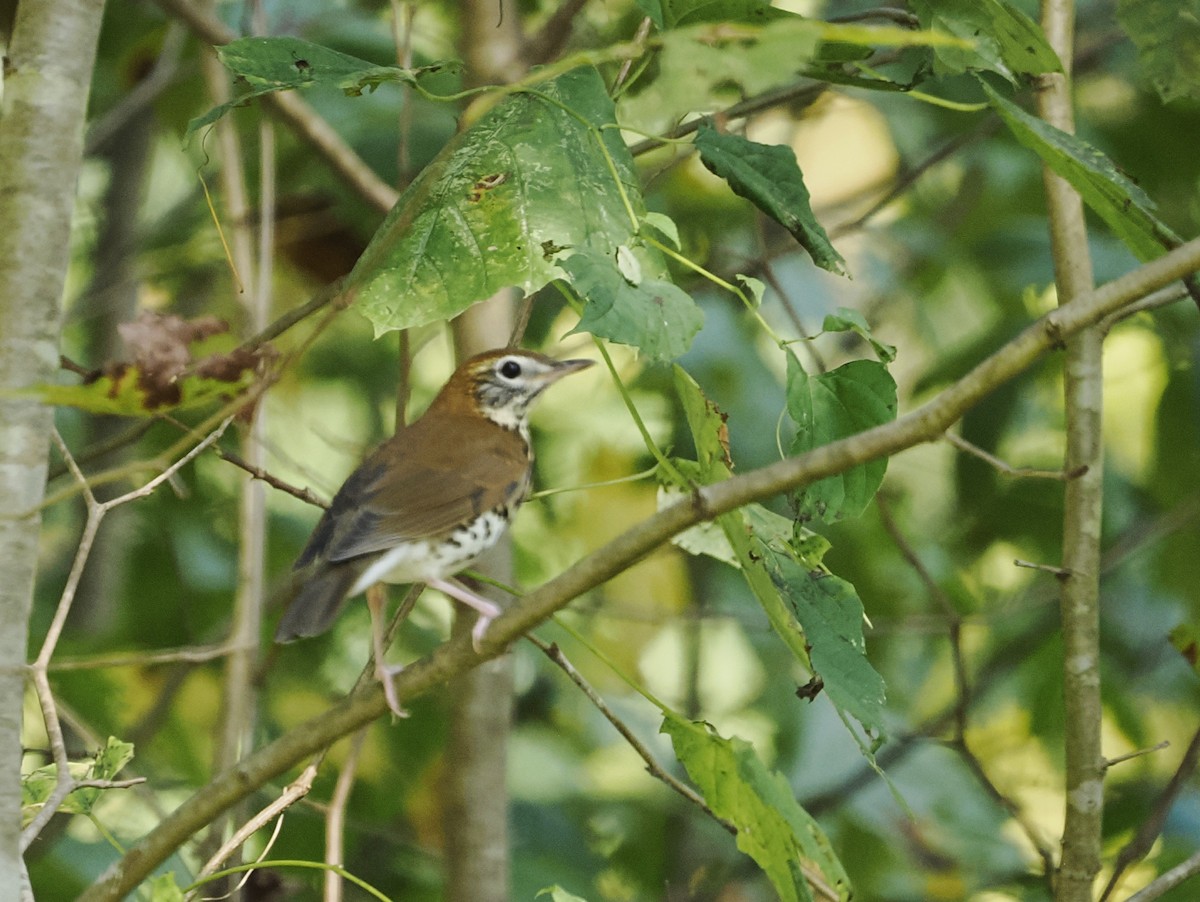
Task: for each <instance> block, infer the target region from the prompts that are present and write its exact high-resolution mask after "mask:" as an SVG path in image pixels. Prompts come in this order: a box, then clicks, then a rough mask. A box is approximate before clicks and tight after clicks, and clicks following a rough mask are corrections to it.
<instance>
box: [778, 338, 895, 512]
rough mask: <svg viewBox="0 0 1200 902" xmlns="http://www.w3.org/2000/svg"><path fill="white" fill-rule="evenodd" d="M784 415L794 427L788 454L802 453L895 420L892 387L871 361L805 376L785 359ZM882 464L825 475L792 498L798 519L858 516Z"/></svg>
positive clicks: (795, 362) (884, 469) (880, 477)
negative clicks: (786, 412)
mask: <svg viewBox="0 0 1200 902" xmlns="http://www.w3.org/2000/svg"><path fill="white" fill-rule="evenodd" d="M787 368H788V371H787V380H788V381H787V405H788V413H789V414H790V415H791V417H792V419H793V420H794V421H795V422H796V426H797V431H796V438H795V440H794V441H793V442H792V447H791V453H792V454H803V453H804V452H806V451H811V450H812V449H813V448H818V447H820V446H821V445H827V444H829V443H830V442H833V441H836V440H837V439H841V438H846V437H847V436H851V435H855V434H857V433H859V432H862V431H864V430H866V429H870V428H871V427H873V426H879V425H882V424H883V423H888V422H891V421H892V420H893V419H895V418H896V382H895V380H894V379H892V377H891V374H889V373H888V371H887V368H886V367H885V366H884V365H883V364H881V363H877V362H876V361H873V360H852V361H850V362H849V363H846V364H843V365H842V366H840V367H838V368H837V369H835V370H831V371H830V372H827V373H819V374H817V375H815V376H810V375H809V374H808V373H806V372H805V371H804V368H803V367H802V366H801V365H800V361H799V360H797V359H796V355H795V354H792V353H790V352H789V353H788V355H787ZM886 472H887V459H886V458H883V459H880V460H873V461H869V462H867V463H864V464H859V465H857V466H855V467H852V468H850V469H849V470H847V471H846V472H844V473H838V474H837V475H835V476H828V477H826V478H824V479H820V480H818V481H816V482H814V483H812V484H811V485H808V486H805V487H804V488H802V489H800V490H799V491H798V492H797V493H796V494H795V503H796V508H797V511H798V512H799V514H800V517H801V519H811V518H813V517H815V518H817V519H820V520H824V521H825V522H826V523H832V522H833V521H835V520H840V519H843V518H845V517H857V516H858V515H859V514H861V513H862V512H863V510H865V509H866V506H867V505H868V504H869V503H870V502H871V499H872V498H874V497H875V492H876V491H878V489H879V485H880V483H882V482H883V476H884V473H886Z"/></svg>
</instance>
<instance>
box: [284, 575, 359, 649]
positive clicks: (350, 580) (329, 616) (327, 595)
mask: <svg viewBox="0 0 1200 902" xmlns="http://www.w3.org/2000/svg"><path fill="white" fill-rule="evenodd" d="M361 573H362V567H361V566H360V565H358V563H357V562H356V561H344V562H340V563H337V564H329V563H326V562H324V561H322V562H320V563H319V564H317V565H316V566H311V567H305V568H303V569H301V570H297V571H296V572H295V573H293V574H292V575H291V581H290V582H289V583H288V584H287V586H285V587H284V589H283V591H282V592H281V595H282V598H283V600H284V601H287V599H289V598H290V599H291V601H290V603H288V606H287V610H286V611H284V612H283V617H282V618H281V619H280V621H279V626H278V627H277V628H276V630H275V641H276V642H291V641H292V640H293V639H300V638H303V637H305V636H316V635H318V634H320V633H323V632H325V631H326V630H327V629H329V627H330V626H332V625H333V621H334V618H336V617H337V615H338V612H339V611H340V610H341V609H342V603H343V602H344V601H345V600H346V595H347V594H348V593H349V592H350V588H351V587H352V586H353V585H354V581H355V580H356V579H358V577H359V575H360V574H361Z"/></svg>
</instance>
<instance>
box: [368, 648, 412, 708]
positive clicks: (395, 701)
mask: <svg viewBox="0 0 1200 902" xmlns="http://www.w3.org/2000/svg"><path fill="white" fill-rule="evenodd" d="M402 670H404V665H403V664H392V665H388V664H384V663H383V662H382V661H380V660H378V659H377V660H376V661H375V678H376V679H377V680H379V682H381V683H382V684H383V697H384V698H386V699H387V704H388V707H389V708H390V709H391V710H392V713H393V714H395V715H396V716H397V717H408V711H407V710H406V709H405V708H404V707H402V706H401V704H400V699H399V698H397V697H396V683H395V678H396V675H397V674H398V673H400V672H401V671H402Z"/></svg>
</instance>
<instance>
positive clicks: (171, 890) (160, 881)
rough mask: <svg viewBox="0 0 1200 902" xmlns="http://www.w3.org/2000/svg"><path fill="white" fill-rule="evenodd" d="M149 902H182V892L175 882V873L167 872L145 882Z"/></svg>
mask: <svg viewBox="0 0 1200 902" xmlns="http://www.w3.org/2000/svg"><path fill="white" fill-rule="evenodd" d="M146 885H147V888H148V889H149V890H150V902H183V898H184V896H183V890H182V889H181V888H180V886H179V884H178V883H176V882H175V872H174V871H168V872H167V873H165V874H159V875H158V876H156V877H151V878H150V879H149V880H148V881H146Z"/></svg>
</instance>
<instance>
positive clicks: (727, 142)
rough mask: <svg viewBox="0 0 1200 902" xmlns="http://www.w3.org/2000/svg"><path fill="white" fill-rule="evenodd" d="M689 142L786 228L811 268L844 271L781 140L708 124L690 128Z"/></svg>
mask: <svg viewBox="0 0 1200 902" xmlns="http://www.w3.org/2000/svg"><path fill="white" fill-rule="evenodd" d="M695 144H696V149H697V150H699V151H700V161H701V162H702V163H704V165H705V166H706V167H707V168H708V169H709V170H710V171H712V172H713V173H714V174H715V175H718V176H720V177H721V178H723V179H725V181H726V182H728V183H729V187H730V188H732V189H733V190H734V192H735V193H737V194H739V195H741V196H742V197H744V198H746V199H747V200H748V201H750V202H751V203H752V204H754V205H755V206H756V207H758V208H759V209H760V210H762V211H763V212H764V213H766V214H767V215H768V216H770V217H771V218H772V219H774V220H775V221H776V222H777V223H779V224H780V225H781V226H783V227H784V228H785V229H787V230H788V232H790V233H791V235H792V237H793V238H795V239H796V240H797V241H798V242H800V246H801V247H803V248H804V249H805V250H806V251H808V253H809V255H810V256H811V257H812V259H813V262H814V263H816V264H817V266H819V267H821V268H822V269H826V270H829V271H830V272H834V273H837V274H838V275H842V276H844V275H845V274H846V268H845V266H844V264H845V262H846V261H845V260H844V259H842V255H841V254H839V253H838V252H837V251H836V250H835V249H834V247H833V245H832V244H831V243H830V241H829V236H828V235H827V234H826V233H825V229H824V228H823V227H822V226H821V223H819V222H818V221H817V217H816V216H815V215H814V214H813V211H812V205H811V203H810V202H809V194H808V188H807V187H806V186H805V184H804V175H803V173H801V172H800V166H799V164H798V163H797V162H796V153H795V151H793V150H792V149H791V148H790V147H787V146H785V145H782V144H779V145H768V144H759V143H757V142H756V141H750V140H748V139H746V138H743V137H742V136H741V135H727V134H721V133H720V132H718V131H717V130H716V129H713V128H710V127H708V126H702V127H701V128H700V129H699V131H697V132H696V140H695Z"/></svg>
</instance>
